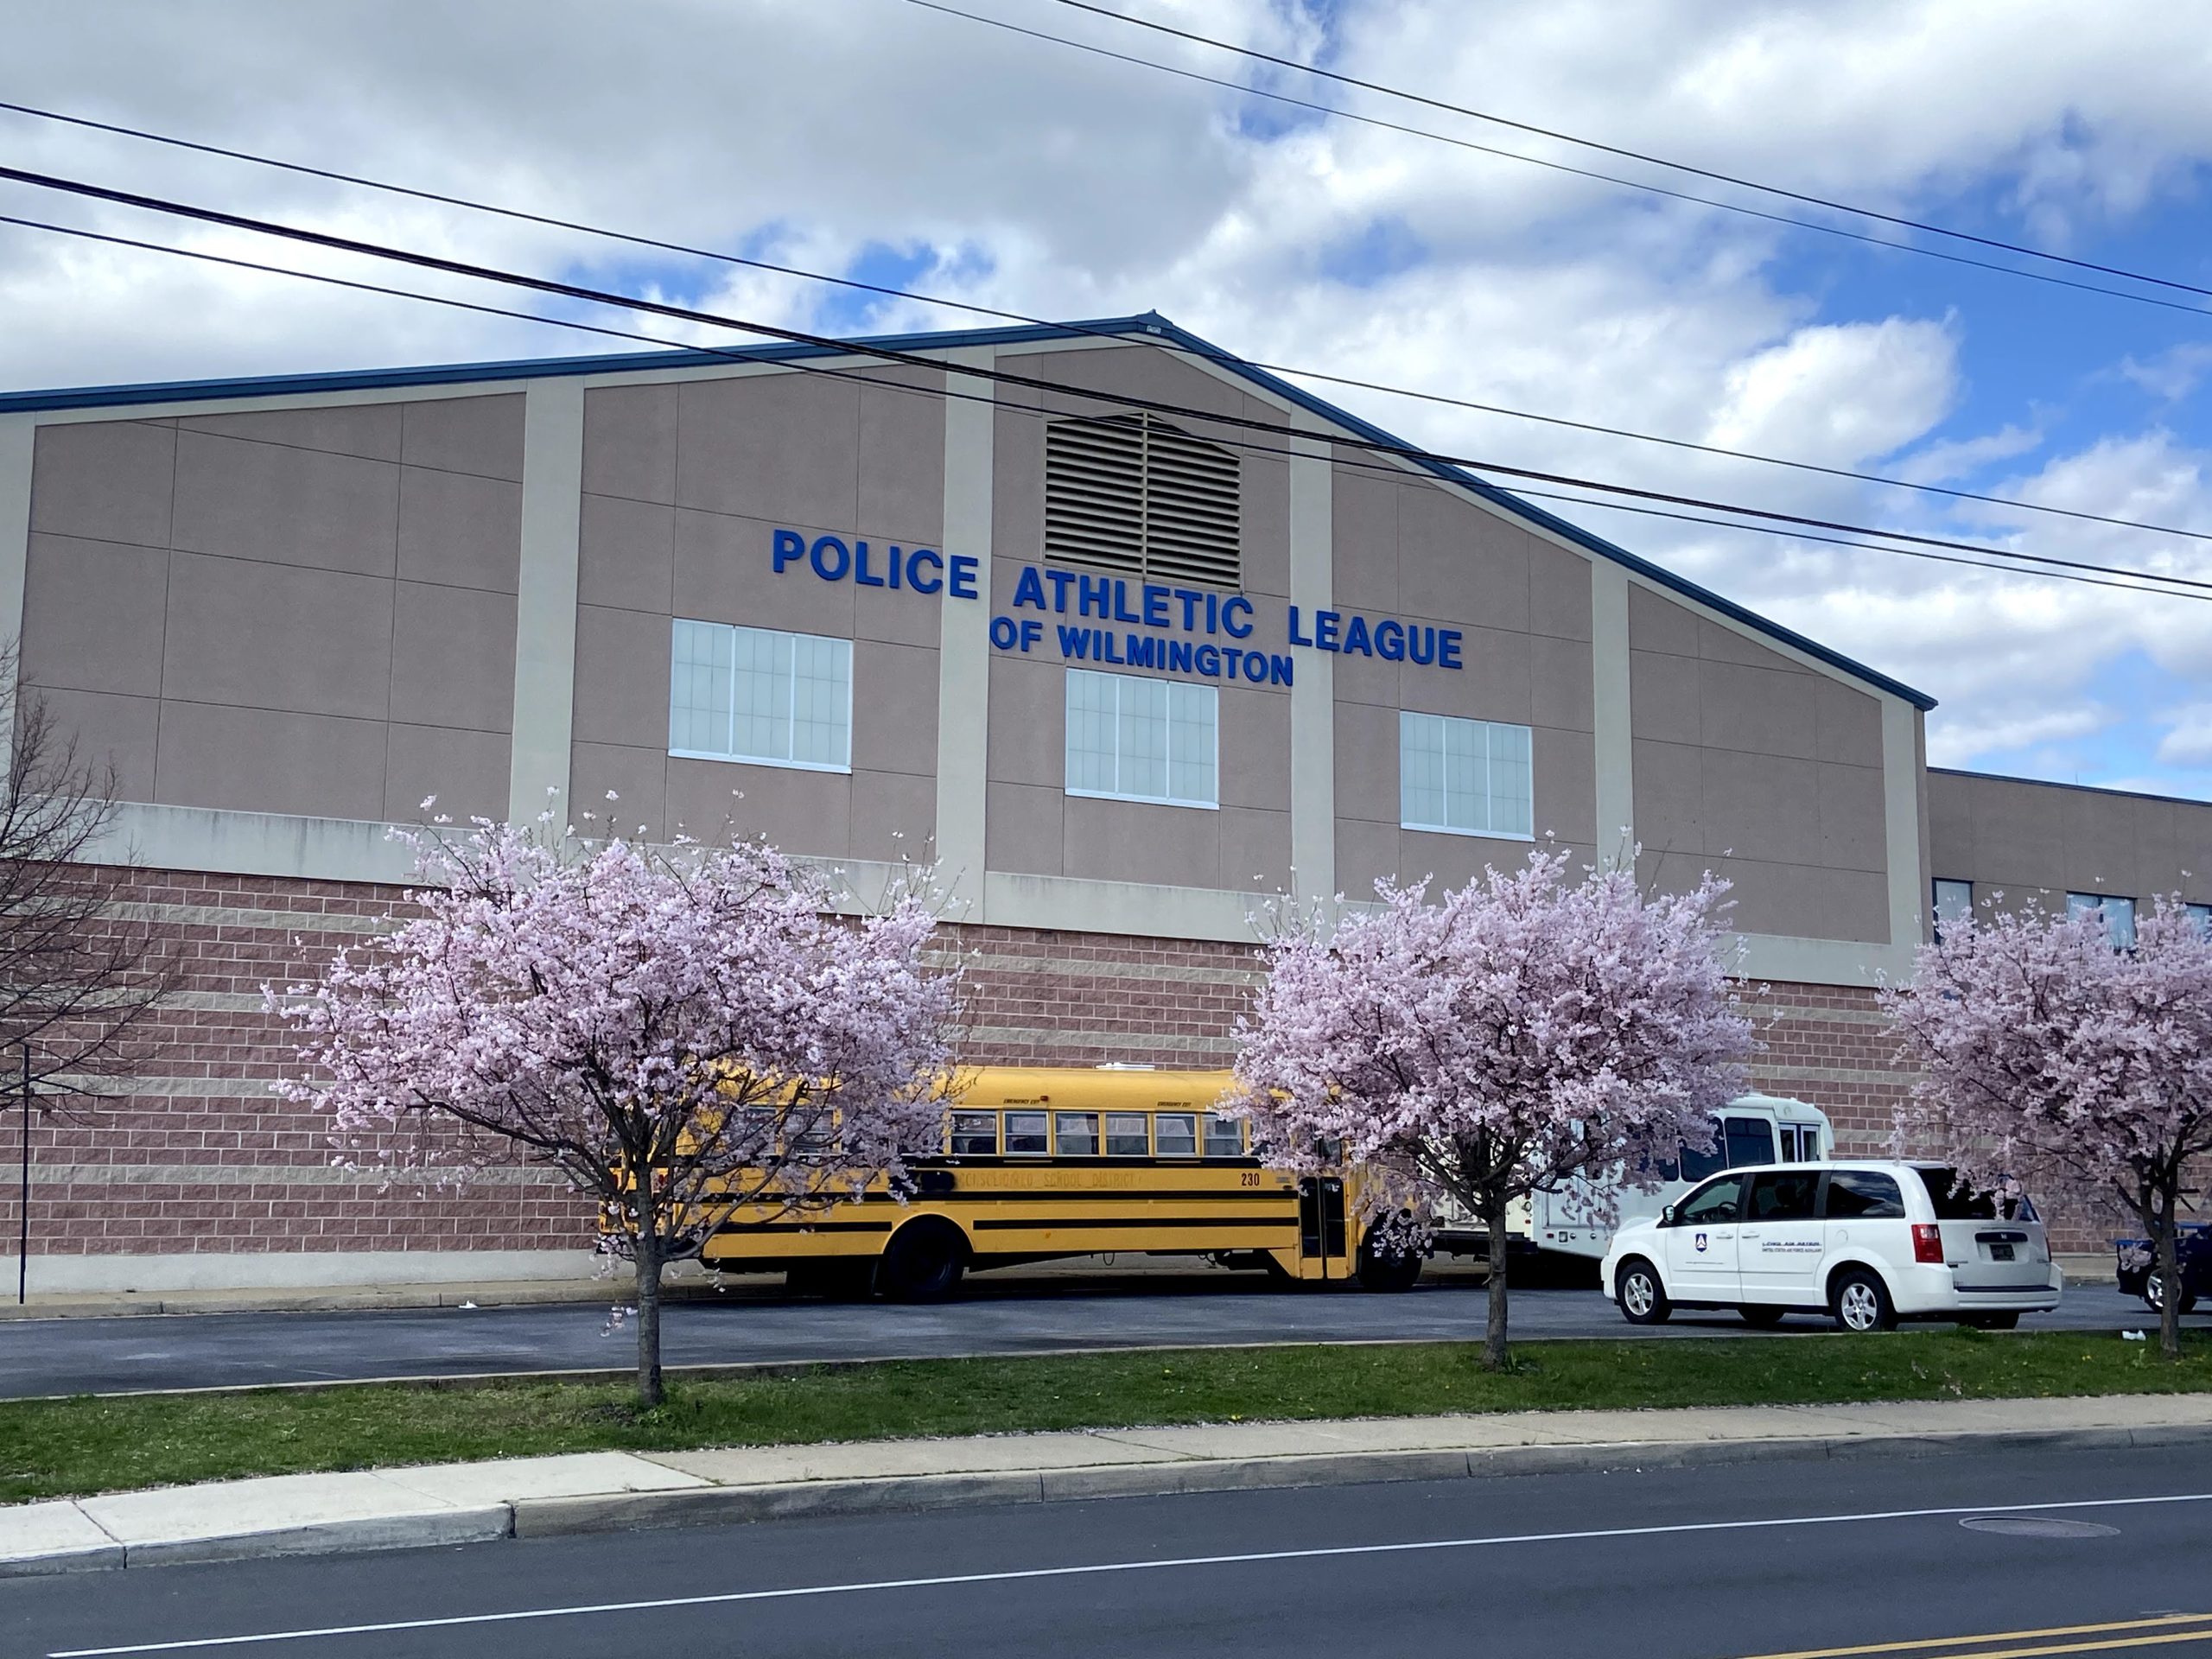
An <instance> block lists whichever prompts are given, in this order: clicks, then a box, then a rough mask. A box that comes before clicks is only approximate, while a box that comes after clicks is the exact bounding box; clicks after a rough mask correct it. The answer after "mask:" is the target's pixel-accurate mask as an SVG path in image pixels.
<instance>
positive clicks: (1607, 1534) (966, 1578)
mask: <svg viewBox="0 0 2212 1659" xmlns="http://www.w3.org/2000/svg"><path fill="white" fill-rule="evenodd" d="M2151 1503H2212V1492H2178V1493H2175V1494H2172V1495H2171V1496H2169V1497H2084V1498H2070V1499H2068V1500H2065V1501H2063V1502H2061V1503H1967V1504H1958V1505H1954V1506H1951V1507H1949V1508H1946V1509H1938V1510H1864V1511H1861V1512H1859V1513H1857V1514H1853V1515H1793V1516H1777V1517H1774V1518H1771V1519H1766V1520H1758V1521H1688V1522H1677V1523H1675V1524H1674V1525H1671V1526H1663V1527H1599V1528H1594V1529H1590V1530H1587V1531H1582V1532H1515V1533H1498V1534H1493V1535H1489V1536H1486V1537H1481V1538H1430V1539H1423V1540H1420V1541H1414V1542H1412V1543H1402V1544H1338V1545H1333V1546H1329V1547H1326V1548H1318V1549H1265V1550H1255V1551H1252V1552H1250V1553H1249V1554H1241V1555H1182V1556H1176V1557H1173V1558H1171V1559H1168V1560H1153V1561H1092V1562H1088V1563H1085V1564H1084V1565H1081V1566H1077V1567H1020V1568H1014V1569H1010V1570H1008V1571H1006V1572H1001V1573H946V1574H944V1575H943V1576H941V1577H938V1578H929V1579H872V1580H863V1581H861V1582H858V1583H854V1584H810V1585H794V1586H785V1587H784V1588H781V1589H776V1590H729V1591H723V1592H719V1593H717V1594H715V1595H706V1596H665V1597H662V1598H660V1599H656V1600H652V1601H601V1602H588V1603H582V1604H579V1605H575V1606H570V1607H526V1608H523V1609H520V1610H519V1611H514V1612H505V1613H461V1614H456V1615H454V1616H453V1617H451V1618H397V1619H391V1620H389V1621H387V1622H385V1623H382V1624H327V1625H322V1626H320V1627H318V1628H315V1629H312V1630H263V1631H258V1632H256V1633H254V1634H252V1635H248V1636H202V1637H192V1638H191V1639H189V1640H187V1641H179V1642H137V1643H130V1644H128V1645H126V1646H124V1647H116V1648H64V1649H57V1650H55V1651H54V1652H50V1653H48V1655H47V1656H46V1659H111V1656H117V1655H122V1654H132V1653H182V1652H185V1651H187V1650H188V1649H196V1648H232V1647H238V1648H242V1647H249V1646H251V1645H253V1644H255V1643H264V1642H308V1641H313V1640H315V1639H317V1638H319V1637H338V1636H381V1635H384V1634H385V1633H387V1632H389V1631H394V1630H447V1629H451V1628H454V1627H457V1626H461V1625H467V1624H518V1623H520V1622H522V1621H524V1620H526V1619H533V1618H582V1617H585V1616H587V1615H588V1614H594V1613H642V1612H656V1611H661V1610H663V1609H665V1608H671V1607H716V1606H723V1605H728V1604H730V1603H733V1602H741V1601H788V1600H793V1599H798V1598H800V1597H804V1596H846V1595H855V1594H859V1593H861V1592H866V1591H874V1590H932V1589H938V1588H941V1587H943V1586H949V1585H961V1584H1008V1583H1014V1582H1017V1581H1019V1580H1024V1579H1071V1578H1082V1577H1085V1576H1088V1575H1090V1574H1095V1573H1159V1572H1164V1571H1166V1570H1167V1569H1169V1568H1173V1567H1242V1566H1245V1565H1249V1564H1250V1563H1253V1562H1258V1561H1303V1560H1321V1559H1325V1558H1328V1557H1332V1556H1345V1555H1404V1554H1413V1553H1414V1552H1416V1551H1420V1550H1429V1549H1482V1548H1490V1547H1492V1546H1495V1545H1499V1544H1567V1543H1580V1542H1586V1541H1592V1540H1596V1539H1601V1538H1652V1537H1662V1536H1665V1535H1669V1534H1675V1533H1693V1532H1751V1531H1756V1530H1760V1529H1772V1528H1778V1527H1826V1526H1837V1525H1841V1524H1845V1523H1847V1522H1856V1521H1913V1520H1920V1519H1926V1518H1933V1517H1939V1516H1953V1515H2012V1514H2017V1513H2020V1512H2022V1511H2030V1510H2032V1511H2037V1512H2041V1511H2046V1510H2116V1509H2131V1508H2136V1507H2139V1506H2141V1505H2144V1504H2151Z"/></svg>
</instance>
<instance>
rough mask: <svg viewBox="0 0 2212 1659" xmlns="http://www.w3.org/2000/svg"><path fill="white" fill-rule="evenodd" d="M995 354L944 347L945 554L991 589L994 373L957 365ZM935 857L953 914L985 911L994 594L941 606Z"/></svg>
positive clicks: (988, 360)
mask: <svg viewBox="0 0 2212 1659" xmlns="http://www.w3.org/2000/svg"><path fill="white" fill-rule="evenodd" d="M997 357H998V354H997V353H996V352H995V351H994V350H993V349H992V348H991V347H990V346H965V347H963V348H961V349H960V350H957V351H954V352H949V353H946V357H945V366H946V373H945V386H944V389H945V391H946V392H947V393H948V394H950V395H949V396H948V397H946V398H945V403H944V555H945V556H946V557H947V558H948V559H949V558H950V557H952V556H954V555H956V554H963V553H964V554H967V555H969V556H971V557H972V558H974V559H975V560H976V568H977V569H980V570H982V572H983V590H984V592H985V593H987V594H988V592H989V591H990V569H991V488H992V486H991V454H992V449H993V447H994V441H995V426H996V413H997V411H996V410H995V407H994V405H993V404H991V403H990V401H989V399H990V397H991V395H992V383H991V382H990V381H988V380H983V379H979V378H976V377H974V376H972V375H962V374H958V373H956V372H954V371H956V370H958V369H962V368H969V369H982V370H984V371H987V372H988V370H989V369H990V368H991V367H992V366H993V365H994V364H995V362H996V361H997ZM938 627H939V630H940V632H939V634H938V658H937V662H938V682H937V849H936V855H937V865H938V875H939V878H940V880H942V881H943V883H944V890H945V891H944V897H945V902H946V904H947V906H948V910H947V912H946V913H947V914H948V915H950V916H951V917H953V918H960V917H962V916H966V917H968V918H970V919H978V920H979V919H981V918H982V916H983V913H984V881H983V855H984V845H985V842H984V810H983V802H984V797H985V793H986V790H985V780H986V778H987V776H988V766H989V759H990V730H989V727H990V699H991V633H990V628H991V612H990V607H989V606H988V604H973V605H956V604H953V603H952V602H950V601H946V602H944V604H941V605H940V606H939V607H938Z"/></svg>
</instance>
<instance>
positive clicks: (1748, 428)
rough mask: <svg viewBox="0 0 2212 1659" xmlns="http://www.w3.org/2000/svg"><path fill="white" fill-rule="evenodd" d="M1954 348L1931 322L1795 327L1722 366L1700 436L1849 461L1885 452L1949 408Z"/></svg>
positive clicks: (1797, 455) (1811, 458) (1808, 458)
mask: <svg viewBox="0 0 2212 1659" xmlns="http://www.w3.org/2000/svg"><path fill="white" fill-rule="evenodd" d="M1957 391H1958V368H1957V364H1956V362H1955V342H1954V340H1952V337H1951V332H1950V330H1949V328H1948V327H1946V326H1945V325H1944V324H1942V323H1939V322H1925V321H1908V320H1906V319H1904V318H1902V317H1890V318H1886V319H1885V320H1884V321H1880V322H1877V323H1864V322H1854V323H1845V324H1841V325H1834V324H1822V325H1819V326H1815V327H1805V328H1800V329H1798V330H1796V332H1795V333H1794V334H1791V335H1790V336H1789V339H1787V340H1783V342H1782V343H1781V344H1779V345H1777V346H1770V347H1768V348H1767V349H1766V350H1764V351H1763V352H1759V353H1757V354H1755V355H1753V356H1751V357H1750V358H1747V359H1745V360H1743V361H1742V362H1739V363H1738V364H1737V365H1734V366H1733V367H1732V368H1731V369H1730V370H1729V372H1728V378H1727V386H1726V401H1725V402H1724V403H1723V404H1722V405H1721V406H1720V408H1719V410H1718V411H1717V412H1716V413H1715V415H1714V417H1713V423H1712V425H1711V426H1710V427H1709V428H1708V429H1707V433H1706V442H1708V443H1713V444H1718V445H1720V446H1722V447H1724V448H1733V449H1750V450H1755V451H1760V452H1763V453H1765V454H1783V455H1789V456H1791V457H1794V458H1796V459H1799V460H1804V461H1822V462H1825V463H1827V464H1830V465H1835V466H1847V465H1853V464H1858V463H1863V462H1866V461H1872V460H1875V459H1877V458H1878V457H1879V456H1882V455H1886V454H1889V453H1890V452H1891V451H1892V450H1894V449H1897V448H1901V447H1903V446H1904V445H1905V444H1907V443H1910V442H1913V441H1914V440H1915V439H1916V438H1919V437H1921V436H1922V435H1924V434H1926V433H1927V432H1928V431H1929V429H1931V428H1932V427H1934V426H1935V425H1936V423H1937V422H1939V421H1941V420H1942V418H1943V416H1945V415H1947V414H1948V413H1949V412H1950V406H1951V403H1952V400H1953V398H1954V397H1955V396H1956V395H1957Z"/></svg>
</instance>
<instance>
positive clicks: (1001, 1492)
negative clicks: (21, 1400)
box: [0, 1424, 2212, 1578]
mask: <svg viewBox="0 0 2212 1659" xmlns="http://www.w3.org/2000/svg"><path fill="white" fill-rule="evenodd" d="M2206 1445H2212V1424H2171V1425H2157V1426H2151V1427H2139V1428H2063V1429H2023V1430H1962V1431H1960V1432H1957V1433H1937V1434H1895V1435H1865V1436H1848V1437H1834V1436H1805V1437H1802V1438H1790V1439H1778V1440H1694V1441H1662V1440H1627V1441H1613V1442H1608V1443H1605V1444H1599V1445H1560V1446H1498V1447H1495V1448H1487V1449H1462V1450H1455V1451H1421V1450H1414V1451H1400V1452H1313V1453H1294V1454H1291V1455H1287V1456H1281V1457H1255V1458H1224V1459H1190V1460H1179V1461H1175V1462H1170V1463H1144V1464H1104V1465H1095V1466H1092V1467H1090V1468H1075V1469H1046V1470H1008V1471H995V1472H988V1473H978V1474H942V1475H894V1476H881V1477H868V1478H857V1479H846V1480H818V1481H787V1482H780V1483H777V1484H772V1485H755V1486H710V1487H694V1488H688V1489H683V1490H678V1491H654V1492H607V1493H600V1494H594V1495H593V1496H589V1497H543V1498H519V1499H516V1500H514V1501H512V1502H511V1503H496V1504H491V1505H486V1506H480V1507H477V1508H473V1509H466V1510H439V1511H436V1512H435V1513H429V1514H421V1515H404V1516H377V1517H372V1518H368V1519H363V1520H359V1521H336V1522H328V1523H325V1524H320V1525H306V1526H297V1527H288V1528H284V1529H281V1530H277V1531H270V1532H256V1533H242V1534H234V1535H229V1536H222V1537H209V1538H190V1539H177V1540H165V1541H157V1542H149V1543H143V1544H131V1543H119V1542H116V1541H112V1540H104V1541H100V1542H98V1543H92V1542H90V1541H87V1542H86V1543H85V1544H83V1545H80V1546H75V1547H65V1548H59V1549H55V1550H53V1551H50V1552H48V1553H45V1554H35V1555H21V1556H16V1557H13V1558H10V1559H4V1560H0V1578H16V1577H28V1576H33V1575H43V1574H49V1573H88V1572H99V1571H103V1570H106V1569H110V1568H114V1567H160V1566H170V1565H175V1564H179V1563H183V1562H189V1561H234V1560H256V1559H261V1558H266V1557H273V1556H283V1555H318V1554H353V1553H359V1552H365V1551H372V1550H387V1549H421V1548H437V1547H442V1546H448V1545H454V1544H477V1543H490V1542H494V1541H501V1540H505V1539H522V1538H560V1537H575V1536H578V1535H584V1534H589V1533H606V1532H633V1531H645V1530H650V1529H673V1528H682V1527H710V1526H734V1525H741V1524H744V1523H747V1522H756V1521H777V1520H792V1519H800V1518H810V1517H824V1516H863V1515H887V1514H896V1513H901V1512H906V1513H918V1512H922V1511H927V1510H945V1509H959V1508H964V1507H967V1506H969V1505H973V1504H978V1503H1083V1502H1090V1501H1096V1500H1103V1499H1109V1498H1120V1497H1172V1496H1176V1495H1179V1494H1184V1493H1192V1492H1233V1491H1260V1490H1263V1489H1268V1488H1284V1487H1303V1486H1338V1485H1356V1484H1382V1483H1386V1482H1399V1481H1436V1480H1459V1479H1475V1480H1484V1479H1500V1478H1516V1477H1522V1476H1530V1475H1561V1474H1599V1473H1610V1472H1616V1471H1641V1470H1645V1469H1694V1468H1705V1467H1718V1466H1722V1465H1729V1464H1743V1463H1779V1462H1809V1463H1819V1462H1828V1461H1838V1462H1858V1461H1863V1460H1868V1459H1891V1458H1899V1459H1901V1458H1930V1457H1948V1456H1956V1455H1959V1454H1961V1453H1966V1452H1990V1451H2030V1450H2033V1451H2065V1452H2083V1451H2127V1450H2145V1451H2148V1450H2156V1449H2159V1448H2164V1447H2172V1446H2206ZM54 1507H55V1508H56V1509H57V1510H58V1509H60V1508H63V1507H67V1505H65V1504H60V1503H57V1504H56V1505H55V1506H54ZM85 1524H86V1525H87V1526H89V1525H90V1524H91V1523H90V1522H86V1523H85Z"/></svg>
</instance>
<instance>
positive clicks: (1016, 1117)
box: [1006, 1112, 1052, 1155]
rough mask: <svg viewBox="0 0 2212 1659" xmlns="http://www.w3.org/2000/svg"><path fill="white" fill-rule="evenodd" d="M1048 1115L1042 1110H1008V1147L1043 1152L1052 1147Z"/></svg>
mask: <svg viewBox="0 0 2212 1659" xmlns="http://www.w3.org/2000/svg"><path fill="white" fill-rule="evenodd" d="M1045 1129H1046V1116H1045V1114H1044V1113H1042V1112H1008V1113H1007V1115H1006V1149H1007V1151H1008V1152H1010V1153H1013V1152H1027V1153H1034V1154H1040V1155H1041V1154H1045V1153H1047V1152H1050V1151H1051V1150H1052V1142H1051V1141H1050V1140H1048V1139H1047V1138H1046V1133H1045Z"/></svg>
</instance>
